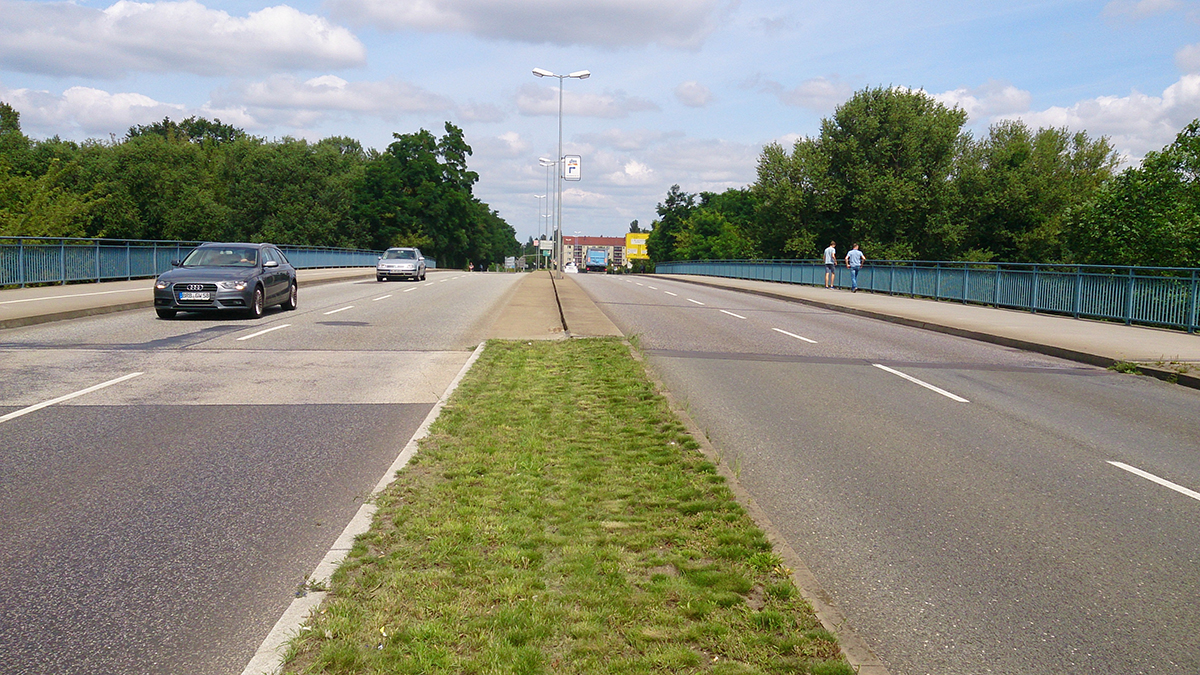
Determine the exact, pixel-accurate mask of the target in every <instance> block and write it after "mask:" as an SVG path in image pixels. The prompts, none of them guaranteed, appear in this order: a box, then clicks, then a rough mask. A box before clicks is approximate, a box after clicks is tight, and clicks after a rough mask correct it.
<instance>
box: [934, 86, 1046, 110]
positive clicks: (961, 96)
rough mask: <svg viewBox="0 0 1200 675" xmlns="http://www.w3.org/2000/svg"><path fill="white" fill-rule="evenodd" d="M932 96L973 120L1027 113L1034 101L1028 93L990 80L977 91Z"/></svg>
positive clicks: (962, 89)
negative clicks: (959, 110)
mask: <svg viewBox="0 0 1200 675" xmlns="http://www.w3.org/2000/svg"><path fill="white" fill-rule="evenodd" d="M932 96H933V98H934V100H936V101H938V102H940V103H942V104H944V105H947V106H949V107H954V106H958V107H959V108H962V109H963V110H964V111H966V113H967V116H968V117H970V118H971V119H972V120H981V119H983V118H992V117H996V116H998V115H1008V114H1012V113H1021V112H1025V111H1026V110H1029V105H1030V103H1031V102H1032V101H1033V96H1032V95H1031V94H1030V93H1029V92H1028V91H1024V90H1022V89H1017V88H1016V87H1014V86H1013V85H1011V84H1008V83H1007V82H1000V81H998V80H989V81H988V82H987V83H986V84H984V85H983V86H981V87H977V88H975V89H968V88H966V87H959V88H958V89H955V90H954V91H947V92H944V93H941V94H933V95H932Z"/></svg>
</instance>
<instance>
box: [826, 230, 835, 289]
mask: <svg viewBox="0 0 1200 675" xmlns="http://www.w3.org/2000/svg"><path fill="white" fill-rule="evenodd" d="M836 272H837V242H836V241H831V242H829V248H827V249H825V288H833V278H834V275H835V273H836Z"/></svg>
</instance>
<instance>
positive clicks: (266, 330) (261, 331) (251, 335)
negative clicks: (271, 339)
mask: <svg viewBox="0 0 1200 675" xmlns="http://www.w3.org/2000/svg"><path fill="white" fill-rule="evenodd" d="M290 325H292V324H290V323H281V324H279V325H278V326H271V327H270V328H267V329H264V330H260V331H258V332H257V333H251V334H249V335H246V336H244V337H240V338H238V339H237V341H238V342H241V341H242V340H249V339H251V338H256V337H258V336H259V335H266V334H267V333H270V332H271V331H273V330H279V329H280V328H287V327H288V326H290Z"/></svg>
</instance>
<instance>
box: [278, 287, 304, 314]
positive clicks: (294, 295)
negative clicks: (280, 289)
mask: <svg viewBox="0 0 1200 675" xmlns="http://www.w3.org/2000/svg"><path fill="white" fill-rule="evenodd" d="M299 295H300V289H299V288H297V286H296V282H294V281H293V282H292V290H291V292H290V293H288V299H287V300H284V301H283V304H281V305H280V307H282V308H284V309H285V310H288V311H291V310H293V309H296V301H297V300H298V299H299Z"/></svg>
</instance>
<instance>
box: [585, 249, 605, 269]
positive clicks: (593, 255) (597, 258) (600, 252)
mask: <svg viewBox="0 0 1200 675" xmlns="http://www.w3.org/2000/svg"><path fill="white" fill-rule="evenodd" d="M587 271H589V272H607V271H608V249H603V248H592V249H588V252H587Z"/></svg>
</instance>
